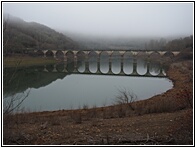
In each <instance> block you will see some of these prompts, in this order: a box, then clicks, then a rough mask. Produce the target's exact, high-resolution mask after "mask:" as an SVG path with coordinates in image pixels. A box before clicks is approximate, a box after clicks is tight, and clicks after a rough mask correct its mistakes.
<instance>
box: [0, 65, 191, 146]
mask: <svg viewBox="0 0 196 148" xmlns="http://www.w3.org/2000/svg"><path fill="white" fill-rule="evenodd" d="M167 74H168V76H169V78H170V79H171V80H172V81H173V82H174V88H172V89H171V90H168V91H167V92H165V93H163V94H160V95H157V96H154V97H152V98H150V99H148V100H143V101H138V102H134V103H132V104H125V105H117V106H110V107H101V108H92V109H81V110H60V111H53V112H39V113H38V112H37V113H23V114H17V115H14V116H6V117H4V125H5V126H4V129H5V130H4V141H3V142H4V144H14V145H17V144H25V145H45V144H46V145H74V144H78V145H138V144H147V145H152V144H159V145H173V144H174V145H181V144H186V145H191V144H193V139H192V136H193V124H192V122H193V121H192V118H193V117H192V114H193V113H192V98H193V96H192V94H193V90H192V88H193V87H192V86H193V84H192V62H191V61H184V62H178V63H173V64H172V65H171V66H170V68H169V70H168V72H167ZM130 105H131V107H130Z"/></svg>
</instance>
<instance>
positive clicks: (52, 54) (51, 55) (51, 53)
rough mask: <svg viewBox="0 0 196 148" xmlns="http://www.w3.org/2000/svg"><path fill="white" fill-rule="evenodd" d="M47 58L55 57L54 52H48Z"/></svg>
mask: <svg viewBox="0 0 196 148" xmlns="http://www.w3.org/2000/svg"><path fill="white" fill-rule="evenodd" d="M45 55H46V57H54V53H53V52H52V50H48V51H46V53H45Z"/></svg>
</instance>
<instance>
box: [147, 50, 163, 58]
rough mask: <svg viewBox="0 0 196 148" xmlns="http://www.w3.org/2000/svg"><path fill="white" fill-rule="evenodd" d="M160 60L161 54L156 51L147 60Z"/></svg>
mask: <svg viewBox="0 0 196 148" xmlns="http://www.w3.org/2000/svg"><path fill="white" fill-rule="evenodd" d="M160 58H161V54H160V53H159V52H158V51H154V52H152V53H151V54H150V55H149V60H156V59H157V60H159V59H160Z"/></svg>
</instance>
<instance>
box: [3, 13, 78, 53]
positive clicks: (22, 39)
mask: <svg viewBox="0 0 196 148" xmlns="http://www.w3.org/2000/svg"><path fill="white" fill-rule="evenodd" d="M75 48H77V44H76V43H75V42H74V41H73V40H71V39H70V38H68V37H66V36H65V35H63V34H62V33H58V32H56V31H55V30H53V29H51V28H49V27H47V26H44V25H42V24H39V23H36V22H25V21H24V20H22V19H20V18H17V17H13V16H11V15H7V14H6V15H4V18H3V52H4V54H9V53H22V52H23V51H25V50H27V49H28V50H33V49H41V50H44V49H55V50H63V49H75Z"/></svg>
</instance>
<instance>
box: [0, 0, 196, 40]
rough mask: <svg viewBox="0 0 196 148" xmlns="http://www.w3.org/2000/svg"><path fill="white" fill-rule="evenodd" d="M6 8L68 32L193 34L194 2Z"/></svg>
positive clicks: (8, 5)
mask: <svg viewBox="0 0 196 148" xmlns="http://www.w3.org/2000/svg"><path fill="white" fill-rule="evenodd" d="M3 12H4V13H9V14H11V15H13V16H17V17H20V18H22V19H23V20H25V21H34V22H38V23H41V24H44V25H47V26H49V27H51V28H53V29H59V30H65V31H67V32H71V33H72V32H73V33H81V34H87V35H88V34H90V35H98V36H101V35H106V36H124V37H127V36H158V37H165V36H176V35H180V36H181V35H183V36H187V35H191V34H193V33H192V32H193V3H176V2H175V3H171V2H170V3H150V2H147V3H135V2H126V3H125V2H117V3H114V2H108V3H106V2H102V3H100V2H99V3H98V2H91V3H90V2H88V3H86V2H69V3H68V2H64V3H48V2H43V3H40V2H37V3H35V2H33V3H30V2H26V3H24V2H23V3H19V2H15V3H3Z"/></svg>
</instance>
